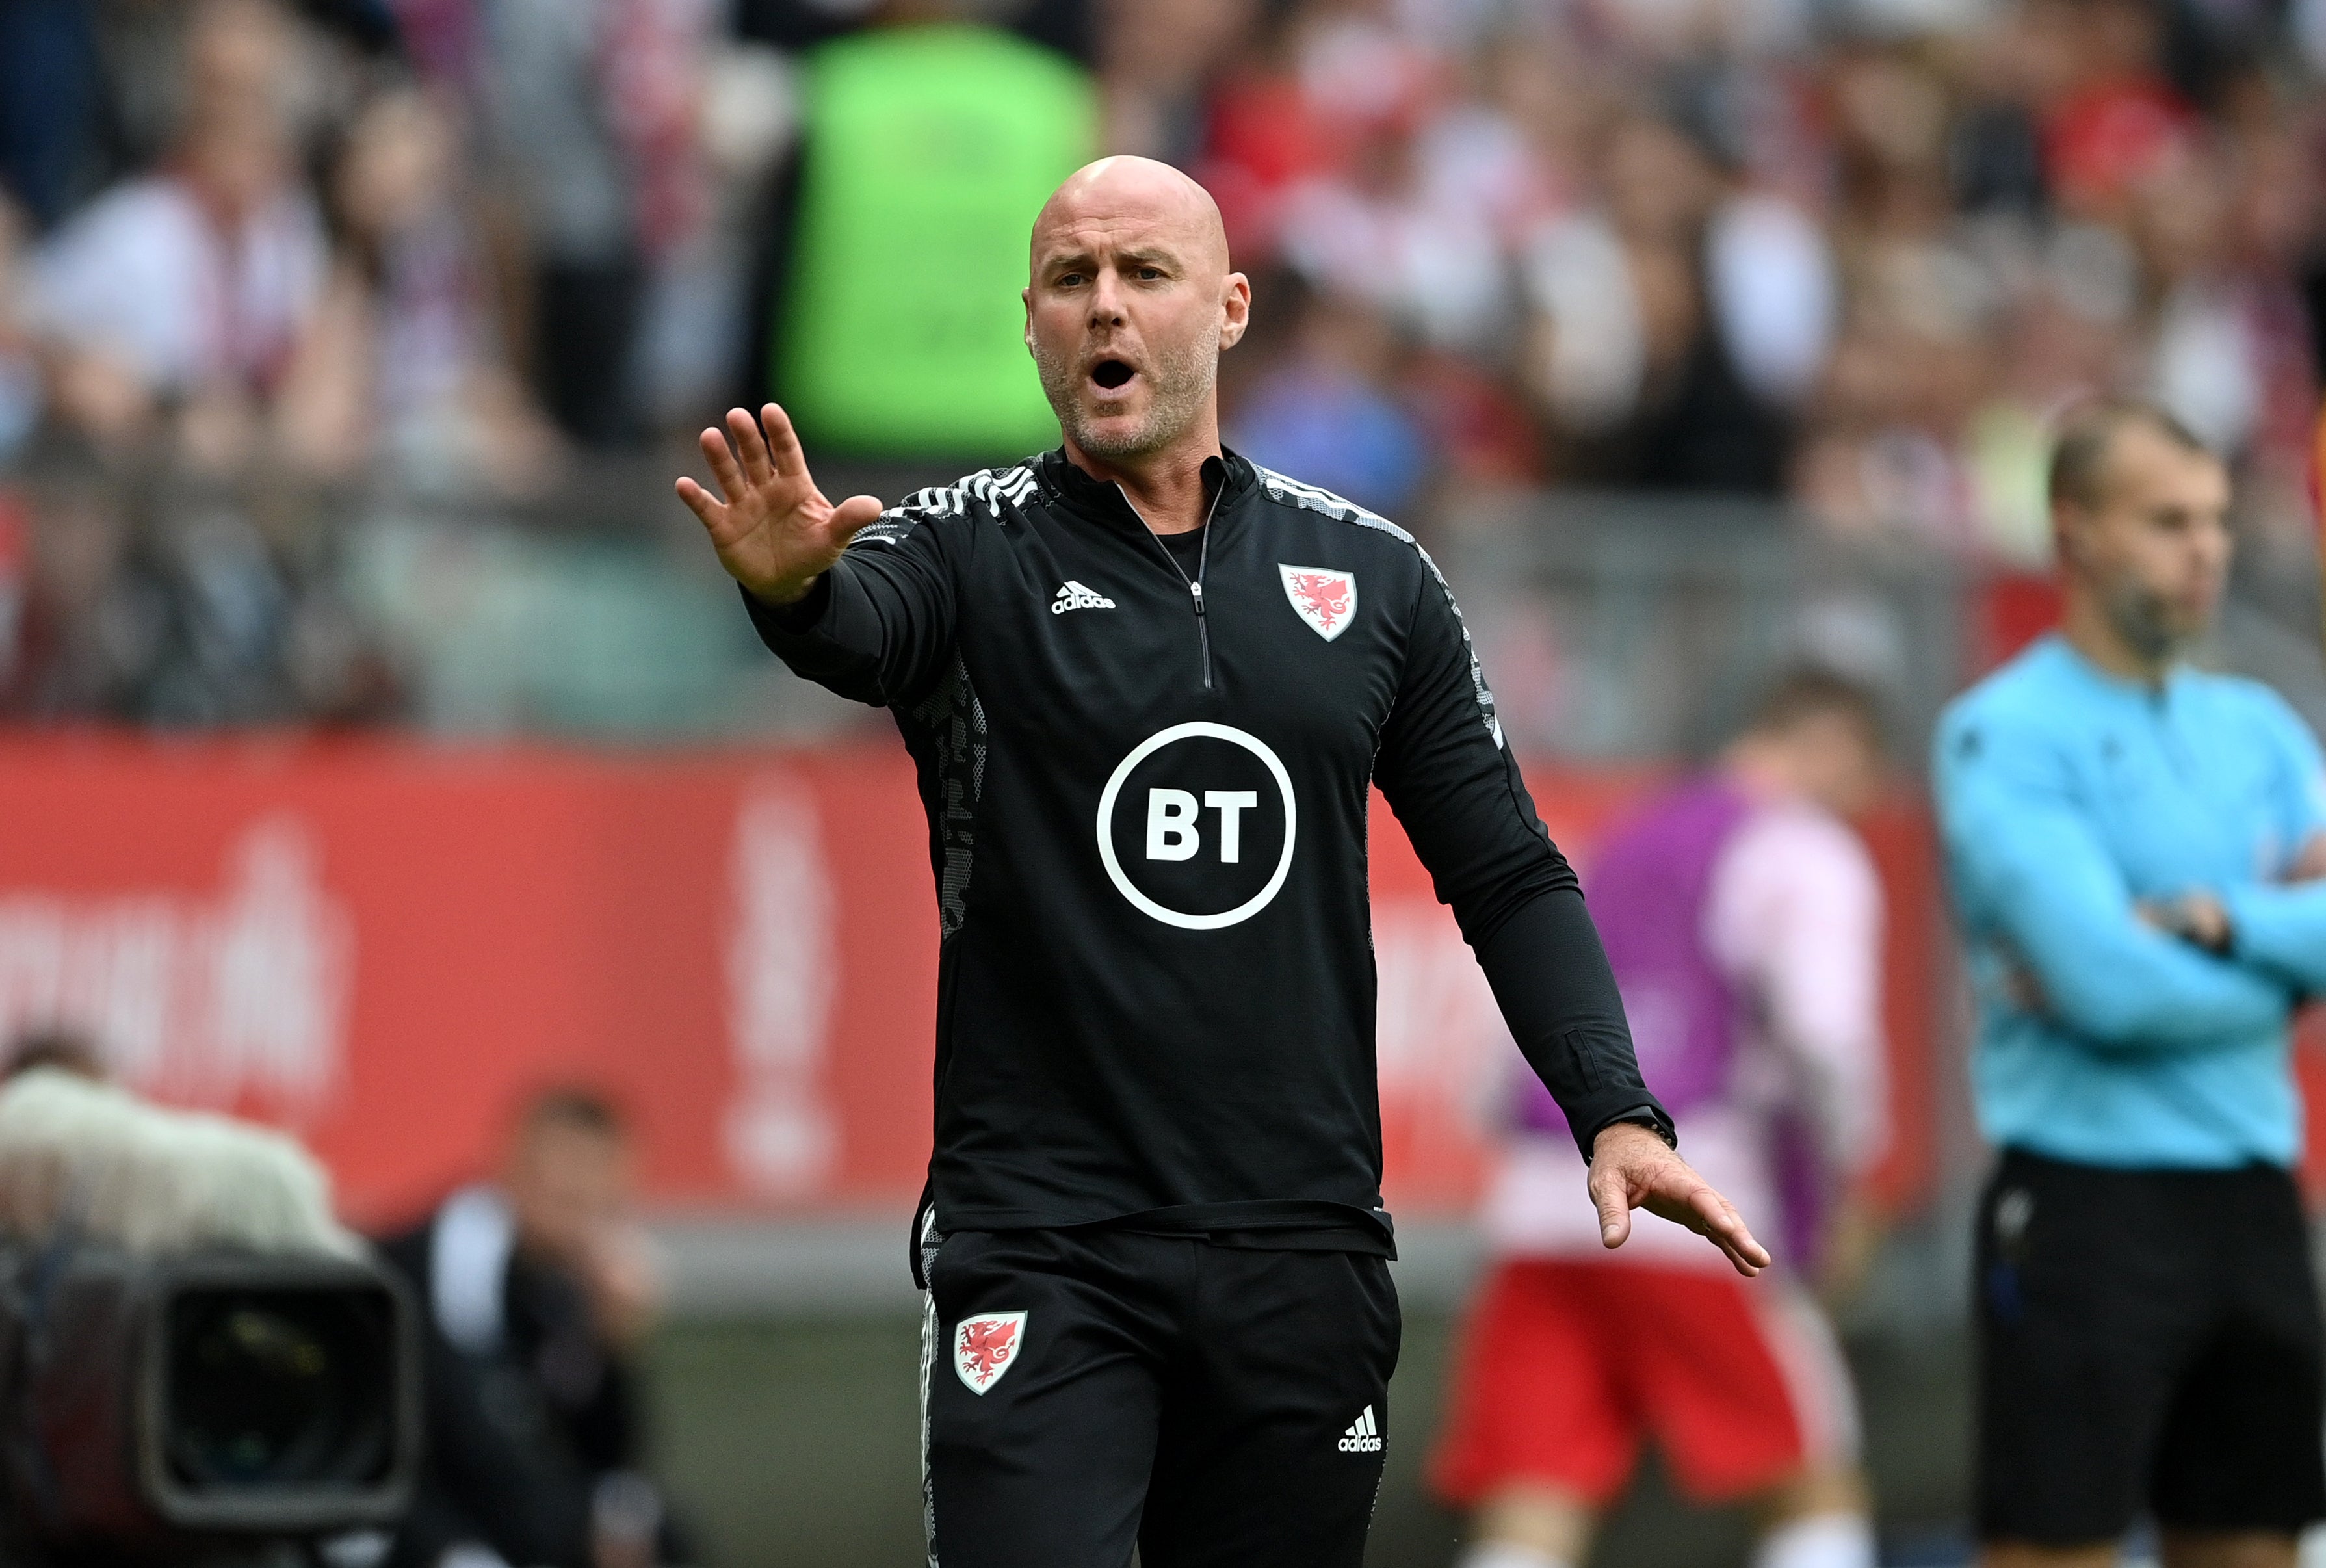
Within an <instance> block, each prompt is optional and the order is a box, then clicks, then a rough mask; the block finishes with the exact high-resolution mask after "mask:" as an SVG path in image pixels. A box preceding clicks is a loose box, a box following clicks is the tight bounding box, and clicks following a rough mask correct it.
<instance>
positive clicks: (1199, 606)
mask: <svg viewBox="0 0 2326 1568" xmlns="http://www.w3.org/2000/svg"><path fill="white" fill-rule="evenodd" d="M1187 591H1188V592H1189V593H1191V594H1194V595H1195V596H1196V614H1197V615H1202V614H1203V613H1204V585H1203V584H1202V583H1201V582H1191V583H1189V584H1188V585H1187Z"/></svg>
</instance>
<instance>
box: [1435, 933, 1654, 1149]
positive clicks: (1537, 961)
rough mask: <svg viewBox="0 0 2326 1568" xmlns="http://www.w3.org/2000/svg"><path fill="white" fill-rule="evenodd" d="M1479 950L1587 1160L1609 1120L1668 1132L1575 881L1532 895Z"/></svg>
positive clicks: (1514, 1028) (1489, 979) (1506, 1015)
mask: <svg viewBox="0 0 2326 1568" xmlns="http://www.w3.org/2000/svg"><path fill="white" fill-rule="evenodd" d="M1477 953H1478V967H1479V968H1480V969H1482V970H1485V972H1486V983H1487V984H1488V985H1490V986H1492V987H1493V991H1494V1000H1495V1001H1496V1002H1497V1003H1499V1004H1500V1005H1501V1007H1502V1010H1503V1021H1504V1022H1505V1023H1507V1024H1508V1025H1510V1030H1511V1035H1512V1038H1513V1039H1515V1040H1516V1041H1517V1042H1518V1046H1519V1051H1520V1053H1521V1054H1523V1055H1524V1056H1525V1057H1526V1059H1527V1064H1528V1065H1529V1066H1531V1067H1532V1068H1533V1069H1534V1071H1535V1073H1536V1075H1537V1076H1538V1077H1540V1079H1541V1080H1542V1081H1543V1084H1544V1086H1545V1087H1547V1088H1548V1089H1549V1090H1550V1093H1551V1098H1552V1099H1556V1100H1557V1101H1558V1108H1559V1109H1560V1110H1562V1111H1564V1112H1565V1113H1566V1115H1567V1126H1568V1131H1569V1132H1571V1133H1573V1134H1574V1136H1575V1144H1576V1147H1577V1149H1579V1150H1580V1151H1581V1152H1582V1155H1583V1157H1584V1158H1585V1159H1586V1161H1587V1160H1588V1159H1590V1157H1591V1146H1592V1144H1593V1142H1594V1141H1595V1140H1596V1138H1597V1137H1598V1136H1599V1134H1600V1131H1601V1130H1602V1129H1603V1128H1605V1127H1608V1126H1609V1125H1610V1124H1612V1123H1614V1122H1619V1121H1646V1122H1648V1123H1649V1125H1651V1126H1653V1127H1655V1128H1656V1130H1657V1131H1658V1132H1659V1133H1661V1134H1663V1135H1665V1136H1667V1137H1670V1134H1671V1127H1672V1122H1671V1118H1670V1116H1669V1115H1668V1114H1667V1113H1666V1112H1665V1110H1664V1109H1663V1107H1662V1106H1661V1104H1660V1103H1658V1101H1657V1099H1656V1097H1655V1096H1654V1095H1652V1094H1651V1093H1649V1092H1648V1087H1647V1084H1646V1083H1645V1082H1644V1081H1642V1079H1641V1077H1640V1063H1639V1060H1638V1058H1637V1057H1636V1056H1635V1055H1634V1054H1633V1050H1632V1031H1631V1028H1630V1025H1627V1024H1626V1023H1625V1022H1624V999H1623V997H1622V995H1621V994H1620V993H1619V992H1618V991H1617V990H1616V988H1615V974H1614V970H1613V969H1611V968H1610V967H1609V966H1608V963H1607V952H1606V950H1605V948H1604V947H1602V946H1601V945H1600V942H1599V932H1598V930H1597V929H1596V927H1595V926H1593V925H1592V923H1591V916H1590V914H1589V913H1588V912H1587V911H1586V909H1585V907H1584V903H1583V895H1582V893H1581V892H1580V891H1579V890H1578V889H1576V888H1573V887H1562V888H1558V889H1556V890H1555V891H1552V892H1549V893H1546V894H1543V895H1540V896H1539V897H1536V898H1533V899H1531V900H1529V901H1528V902H1527V903H1526V904H1524V905H1521V906H1520V907H1519V908H1518V909H1517V910H1516V911H1515V912H1513V913H1512V914H1511V916H1510V917H1509V918H1508V919H1507V920H1505V921H1504V922H1503V923H1502V925H1501V927H1500V928H1499V929H1497V930H1496V931H1495V932H1494V933H1493V935H1492V936H1490V937H1488V938H1487V939H1486V940H1485V941H1484V942H1482V943H1481V944H1479V946H1478V949H1477Z"/></svg>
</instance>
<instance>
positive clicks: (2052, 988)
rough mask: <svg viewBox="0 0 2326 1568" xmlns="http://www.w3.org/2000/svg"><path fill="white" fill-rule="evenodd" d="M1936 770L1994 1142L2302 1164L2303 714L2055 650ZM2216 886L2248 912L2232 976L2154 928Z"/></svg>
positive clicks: (2122, 1158)
mask: <svg viewBox="0 0 2326 1568" xmlns="http://www.w3.org/2000/svg"><path fill="white" fill-rule="evenodd" d="M1932 769H1933V772H1934V775H1935V780H1934V783H1935V786H1936V793H1937V801H1938V813H1939V825H1940V835H1941V837H1942V839H1943V840H1944V843H1945V849H1946V856H1947V865H1948V871H1949V878H1950V882H1951V888H1952V893H1953V897H1954V905H1955V918H1956V922H1957V924H1958V928H1959V929H1960V931H1961V932H1962V936H1963V940H1964V946H1965V949H1966V951H1967V952H1968V956H1969V961H1970V965H1971V974H1972V979H1973V983H1974V985H1975V987H1976V989H1977V997H1978V1012H1979V1028H1978V1044H1977V1050H1976V1051H1975V1053H1973V1056H1972V1060H1971V1082H1972V1090H1973V1094H1974V1097H1975V1099H1977V1106H1978V1117H1979V1123H1980V1126H1981V1127H1983V1128H1984V1129H1985V1131H1986V1136H1987V1137H1988V1139H1989V1140H1990V1141H1992V1142H1994V1143H1996V1144H1997V1145H2007V1146H2014V1147H2017V1148H2023V1149H2027V1150H2030V1151H2032V1152H2033V1153H2036V1154H2040V1155H2050V1156H2052V1158H2055V1159H2061V1160H2075V1161H2079V1162H2081V1163H2084V1164H2096V1165H2114V1166H2119V1167H2135V1168H2136V1167H2147V1168H2172V1169H2219V1168H2223V1167H2228V1166H2234V1165H2241V1164H2248V1163H2250V1162H2253V1161H2256V1160H2260V1161H2266V1162H2268V1163H2269V1164H2276V1165H2291V1164H2293V1163H2294V1161H2295V1160H2296V1159H2297V1158H2298V1157H2299V1155H2300V1153H2301V1146H2302V1110H2301V1106H2300V1103H2299V1101H2298V1100H2297V1099H2296V1097H2295V1094H2294V1089H2293V1075H2292V1072H2291V1070H2290V1066H2289V1063H2288V1060H2287V1049H2288V1029H2287V1025H2288V1022H2289V1018H2290V1016H2291V1014H2292V1011H2293V1006H2294V1003H2295V1000H2296V998H2297V997H2300V996H2302V995H2303V994H2308V993H2315V992H2326V882H2312V883H2305V884H2298V885H2287V884H2285V883H2284V881H2283V877H2284V873H2285V871H2286V868H2287V867H2288V866H2289V864H2290V863H2291V862H2292V860H2293V858H2294V857H2295V856H2296V855H2298V854H2299V853H2300V852H2301V849H2302V847H2303V843H2304V842H2305V841H2306V840H2309V838H2310V837H2311V836H2312V834H2313V833H2315V832H2317V831H2319V830H2321V828H2326V767H2322V766H2321V756H2320V752H2319V747H2318V743H2317V741H2316V739H2315V738H2312V735H2311V733H2310V731H2309V729H2308V728H2306V727H2305V726H2304V725H2303V722H2302V720H2301V719H2299V718H2297V717H2296V716H2295V715H2294V713H2293V710H2292V709H2290V708H2289V707H2287V706H2286V704H2285V702H2284V700H2283V699H2282V698H2280V697H2279V696H2278V695H2277V694H2276V693H2275V691H2271V690H2270V689H2269V688H2268V687H2266V686H2264V685H2262V684H2260V683H2259V682H2254V681H2247V680H2242V679H2238V678H2235V677H2231V676H2227V675H2212V674H2205V673H2199V672H2197V671H2194V670H2188V669H2180V670H2175V671H2174V672H2173V673H2172V675H2171V676H2170V677H2169V678H2168V679H2167V680H2166V681H2165V682H2164V684H2163V686H2162V687H2161V688H2152V687H2148V686H2145V685H2141V684H2138V683H2135V682H2126V681H2122V680H2119V679H2117V678H2116V677H2115V676H2112V675H2109V674H2107V673H2104V672H2103V671H2101V670H2100V669H2099V668H2098V667H2097V666H2096V665H2094V664H2092V663H2090V662H2089V660H2087V659H2085V658H2084V657H2083V655H2081V654H2079V653H2077V652H2076V651H2075V650H2074V649H2073V648H2072V647H2071V646H2070V645H2069V644H2068V643H2067V642H2066V640H2065V639H2063V638H2061V637H2060V636H2049V637H2045V638H2043V639H2042V641H2040V642H2038V643H2036V644H2035V645H2033V647H2031V648H2030V649H2028V650H2027V651H2026V652H2025V653H2024V654H2021V655H2020V656H2019V657H2018V658H2016V659H2014V660H2013V661H2012V662H2011V663H2008V664H2006V665H2005V666H2004V667H2003V668H2002V669H2000V670H1998V671H1996V673H1994V674H1993V675H1990V676H1989V677H1987V679H1986V680H1985V681H1982V682H1979V684H1977V686H1975V687H1973V688H1972V689H1971V690H1970V691H1967V692H1965V693H1964V694H1963V695H1962V696H1960V697H1958V698H1957V699H1956V700H1955V701H1954V702H1953V703H1952V704H1951V705H1950V706H1949V708H1948V709H1947V710H1946V712H1945V714H1944V715H1943V716H1941V718H1940V720H1939V730H1938V738H1937V747H1936V751H1935V754H1934V756H1933V758H1932ZM2198 889H2202V890H2206V891H2210V892H2211V893H2214V894H2215V895H2219V897H2220V898H2221V899H2222V901H2223V902H2224V903H2225V904H2226V905H2227V906H2228V911H2229V914H2230V919H2231V923H2232V924H2233V925H2234V927H2235V930H2236V938H2235V943H2234V948H2233V951H2232V952H2231V954H2230V956H2228V957H2227V958H2216V957H2214V956H2213V955H2211V954H2210V953H2207V952H2203V951H2200V950H2199V949H2197V948H2195V947H2193V946H2191V944H2189V943H2187V942H2182V941H2180V940H2179V939H2177V938H2174V937H2171V936H2167V935H2164V934H2163V933H2162V932H2157V931H2154V930H2152V929H2150V928H2149V927H2148V926H2146V925H2145V924H2143V923H2141V922H2140V921H2139V920H2138V919H2136V918H2135V915H2134V914H2133V904H2134V901H2135V900H2136V899H2144V898H2163V897H2169V896H2171V895H2175V894H2180V893H2185V892H2190V891H2194V890H2198ZM2014 969H2017V970H2024V973H2025V974H2026V975H2027V976H2029V977H2031V978H2032V979H2033V980H2034V982H2035V985H2036V987H2037V988H2039V989H2040V991H2041V995H2042V1005H2041V1007H2040V1008H2038V1009H2037V1010H2034V1011H2030V1010H2029V1007H2028V1003H2029V1001H2030V999H2031V998H2030V997H2028V996H2027V994H2026V991H2027V988H2025V987H2024V985H2022V986H2016V987H2014V984H2013V981H2012V974H2013V971H2014Z"/></svg>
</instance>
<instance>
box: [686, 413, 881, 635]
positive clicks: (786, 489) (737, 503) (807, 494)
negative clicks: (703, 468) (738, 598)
mask: <svg viewBox="0 0 2326 1568" xmlns="http://www.w3.org/2000/svg"><path fill="white" fill-rule="evenodd" d="M761 426H765V427H766V431H767V434H766V438H765V439H764V440H762V439H761V436H760V427H761ZM730 440H731V441H733V442H734V445H733V446H731V447H730V446H729V445H728V442H729V441H730ZM702 455H703V457H704V458H705V459H708V460H709V462H710V464H711V477H712V478H713V479H714V480H716V481H717V482H718V485H719V491H720V495H719V496H713V495H712V493H711V492H710V491H708V490H706V489H704V488H703V487H702V486H701V485H698V484H696V483H695V482H694V481H693V479H691V478H680V480H679V481H678V498H679V499H680V500H682V501H684V502H685V503H686V509H687V510H688V511H690V512H692V513H693V514H694V515H695V516H697V517H698V518H700V519H702V529H703V532H704V533H708V534H710V535H711V546H712V549H714V550H716V551H718V552H719V564H720V565H721V566H723V567H725V568H726V569H727V573H728V575H729V576H730V577H732V578H733V579H734V580H736V581H737V582H740V583H741V584H742V585H743V586H744V588H746V589H749V591H750V594H751V596H752V597H753V598H758V599H763V600H765V601H766V602H768V604H776V605H783V604H792V603H795V602H796V601H797V600H798V599H800V598H803V597H805V594H806V593H807V590H808V589H811V588H813V587H814V585H815V580H816V579H817V578H819V577H821V576H823V574H824V573H825V572H826V571H830V570H831V568H832V563H833V561H838V560H839V559H840V552H842V551H843V550H845V549H847V548H848V542H849V541H850V540H851V539H853V538H855V537H856V531H857V530H858V529H860V528H861V527H863V526H864V525H865V524H867V523H870V522H871V521H872V520H873V519H874V518H875V517H878V516H879V515H880V503H879V501H877V500H875V499H873V498H872V497H871V496H850V497H849V498H848V499H847V500H845V501H842V503H841V504H840V505H839V506H833V504H832V503H831V502H830V501H827V500H825V499H824V497H823V491H821V490H819V489H817V488H816V487H815V481H814V479H812V478H808V472H807V457H806V455H805V453H803V452H802V451H801V450H800V444H799V437H798V436H796V435H795V434H794V433H793V432H792V422H791V420H790V418H789V417H788V416H786V414H785V413H784V411H783V410H782V409H780V408H778V407H777V406H776V405H775V404H772V403H771V404H768V405H767V406H766V407H765V408H762V409H761V410H759V421H758V424H754V423H753V422H751V416H750V415H749V414H748V413H744V412H743V411H742V410H741V409H740V408H730V409H729V410H728V411H727V428H726V430H725V431H724V432H723V433H722V432H721V431H720V430H718V429H717V428H716V427H713V428H711V429H708V430H705V431H703V432H702ZM721 496H723V497H724V499H723V500H722V499H721Z"/></svg>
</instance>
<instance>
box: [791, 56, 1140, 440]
mask: <svg viewBox="0 0 2326 1568" xmlns="http://www.w3.org/2000/svg"><path fill="white" fill-rule="evenodd" d="M806 104H807V114H806V138H807V139H806V143H805V157H806V164H805V169H804V170H803V171H802V181H801V189H800V209H799V223H798V227H797V230H796V236H795V248H794V262H793V267H792V280H791V287H790V292H789V298H788V299H787V300H786V302H784V310H783V311H782V312H781V314H780V318H779V320H778V323H777V338H776V345H775V355H776V362H775V364H774V366H773V369H774V372H775V383H776V385H777V388H778V389H779V391H780V393H781V394H782V395H783V397H784V398H785V401H786V406H787V407H788V408H789V410H790V411H791V413H792V417H793V419H794V420H795V422H797V424H798V426H799V428H800V431H801V434H802V435H803V437H804V438H805V439H806V440H807V441H811V442H814V443H820V444H823V445H825V446H829V447H833V448H838V449H841V450H850V451H857V452H863V453H867V454H871V455H877V456H884V457H911V456H945V457H955V456H958V457H975V458H991V459H1001V458H1015V457H1020V456H1023V455H1024V454H1026V453H1028V452H1030V451H1037V450H1041V449H1043V448H1045V447H1048V446H1051V445H1054V444H1055V443H1056V440H1057V422H1056V420H1055V419H1054V418H1053V417H1052V416H1051V413H1050V408H1049V404H1047V403H1046V402H1045V401H1044V400H1043V397H1042V384H1041V380H1040V378H1039V377H1038V376H1037V375H1036V374H1035V371H1034V364H1033V360H1032V359H1031V357H1029V356H1028V354H1027V352H1026V344H1025V311H1024V307H1023V306H1022V305H1021V304H1020V302H1019V291H1020V290H1022V289H1023V288H1024V287H1025V286H1026V246H1027V237H1028V233H1029V231H1030V230H1031V229H1032V227H1033V224H1034V216H1035V214H1036V213H1037V212H1039V211H1040V210H1041V207H1042V203H1043V201H1044V200H1046V199H1047V198H1048V196H1049V194H1050V192H1051V191H1052V190H1055V189H1056V187H1057V184H1058V182H1059V181H1062V180H1064V179H1065V177H1066V176H1067V175H1068V174H1070V173H1072V172H1074V171H1075V169H1077V168H1079V167H1080V166H1081V165H1082V164H1083V163H1084V162H1088V161H1089V159H1090V157H1091V155H1092V148H1093V144H1094V141H1095V126H1096V123H1097V117H1096V106H1095V101H1094V98H1093V93H1092V90H1091V86H1090V82H1089V79H1087V78H1086V77H1085V76H1084V73H1083V72H1082V71H1081V70H1079V69H1078V68H1076V67H1075V65H1073V64H1072V63H1071V62H1069V61H1067V60H1064V59H1062V58H1061V57H1059V56H1058V55H1056V54H1054V53H1052V52H1050V51H1047V50H1045V49H1042V48H1040V47H1038V46H1037V45H1035V44H1031V43H1028V42H1024V41H1023V40H1020V39H1018V38H1014V37H1011V36H1010V35H1009V34H1007V33H1003V32H992V31H989V30H986V29H982V28H972V27H953V26H935V27H912V28H898V29H893V30H884V31H876V32H865V33H859V34H857V35H855V36H853V37H850V38H845V39H841V40H838V41H836V42H832V43H828V44H825V45H823V47H821V48H820V49H818V50H817V51H815V52H814V54H813V55H812V56H811V57H810V59H809V62H808V68H807V80H806Z"/></svg>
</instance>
